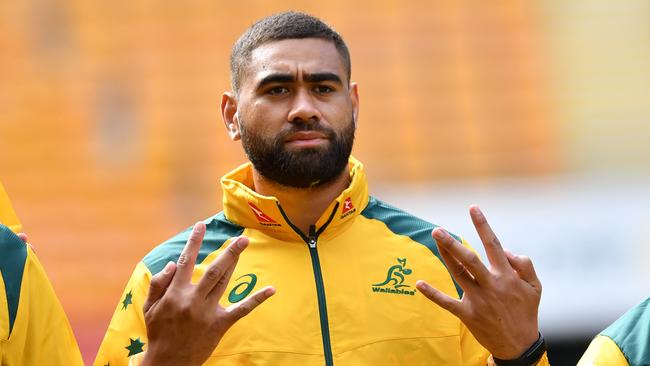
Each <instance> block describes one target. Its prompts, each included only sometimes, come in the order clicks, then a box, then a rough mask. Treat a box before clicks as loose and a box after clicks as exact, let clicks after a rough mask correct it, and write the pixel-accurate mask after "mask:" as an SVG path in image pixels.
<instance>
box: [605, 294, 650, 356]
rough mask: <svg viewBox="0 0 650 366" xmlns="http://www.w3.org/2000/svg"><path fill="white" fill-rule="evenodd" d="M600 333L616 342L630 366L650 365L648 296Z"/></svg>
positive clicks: (649, 304)
mask: <svg viewBox="0 0 650 366" xmlns="http://www.w3.org/2000/svg"><path fill="white" fill-rule="evenodd" d="M601 334H602V335H604V336H606V337H609V338H611V339H612V340H613V341H614V343H616V345H617V346H618V348H620V349H621V352H623V355H625V358H626V359H627V361H628V363H629V364H630V366H641V365H650V297H649V298H647V299H645V300H644V301H643V302H641V303H640V304H638V305H637V306H635V307H633V308H632V309H630V310H629V311H628V312H627V313H625V314H623V316H622V317H620V318H618V320H616V321H615V322H614V324H612V325H610V326H609V327H607V329H605V330H604V331H603V332H602V333H601Z"/></svg>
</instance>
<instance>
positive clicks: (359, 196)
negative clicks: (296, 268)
mask: <svg viewBox="0 0 650 366" xmlns="http://www.w3.org/2000/svg"><path fill="white" fill-rule="evenodd" d="M349 168H350V185H349V186H348V188H346V189H345V190H343V191H342V192H341V194H340V195H339V196H338V197H337V198H336V199H335V200H334V201H332V202H331V203H330V205H329V206H328V207H327V209H326V210H325V212H323V214H322V215H321V217H320V218H319V219H318V220H317V221H316V230H320V229H321V228H322V227H323V226H325V225H326V226H327V230H326V231H325V232H324V234H326V235H327V234H328V232H331V231H333V230H331V229H333V228H336V227H341V226H342V225H344V224H346V223H348V222H351V221H352V219H353V218H354V217H356V216H357V215H359V213H361V211H363V209H364V208H365V207H366V205H367V204H368V183H367V180H366V175H365V172H364V171H363V164H362V163H361V162H360V161H358V160H357V159H355V158H354V157H350V162H349ZM252 187H253V167H252V164H251V163H246V164H244V165H241V166H240V167H238V168H236V169H235V170H233V171H231V172H230V173H228V174H226V175H225V176H223V177H222V178H221V188H222V189H223V210H224V214H225V216H226V218H227V219H228V220H230V221H231V222H233V223H235V224H237V225H239V226H242V227H246V228H252V229H257V230H263V231H266V232H269V233H291V234H294V235H295V234H297V233H296V231H295V230H294V229H292V227H291V224H290V222H289V221H288V220H287V218H286V216H285V215H284V213H283V211H282V208H281V203H280V202H279V201H278V199H277V198H276V197H274V196H263V195H261V194H259V193H257V192H255V191H254V190H253V188H252ZM334 210H336V212H334ZM330 220H331V221H330ZM328 221H329V222H328ZM304 234H307V233H304Z"/></svg>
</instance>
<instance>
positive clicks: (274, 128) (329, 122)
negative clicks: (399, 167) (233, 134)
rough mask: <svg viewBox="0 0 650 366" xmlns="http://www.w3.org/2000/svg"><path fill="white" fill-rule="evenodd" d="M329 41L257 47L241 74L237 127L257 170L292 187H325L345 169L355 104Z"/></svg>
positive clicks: (354, 93) (284, 42)
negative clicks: (323, 185) (324, 185)
mask: <svg viewBox="0 0 650 366" xmlns="http://www.w3.org/2000/svg"><path fill="white" fill-rule="evenodd" d="M346 75H347V73H346V70H345V68H344V65H343V62H342V60H341V57H340V55H339V53H338V52H337V50H336V47H335V46H334V44H333V43H332V42H329V41H326V40H322V39H316V38H307V39H290V40H282V41H275V42H270V43H266V44H263V45H262V46H260V47H258V48H256V49H255V50H254V51H253V53H252V55H251V60H250V63H249V65H248V67H247V69H246V70H245V72H244V75H242V83H241V87H240V91H239V95H238V106H237V115H236V117H235V121H236V123H237V124H238V128H239V132H240V134H241V139H242V145H243V146H244V150H245V151H246V154H247V155H248V157H249V159H250V160H251V162H252V163H253V166H254V167H255V169H256V170H257V171H258V172H259V173H260V174H262V175H263V176H264V177H266V178H267V179H270V180H272V181H275V182H277V183H279V184H281V185H284V186H289V187H298V188H306V187H313V186H318V185H322V184H325V183H328V182H330V181H332V180H333V179H335V178H336V177H338V176H339V175H340V174H341V173H342V172H343V170H344V168H345V166H346V164H347V162H348V158H349V156H350V152H351V150H352V143H353V140H354V131H355V119H356V113H357V105H358V97H357V89H356V85H354V84H353V85H350V84H349V81H348V80H347V76H346Z"/></svg>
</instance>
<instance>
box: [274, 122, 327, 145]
mask: <svg viewBox="0 0 650 366" xmlns="http://www.w3.org/2000/svg"><path fill="white" fill-rule="evenodd" d="M307 131H314V132H320V133H322V134H323V135H325V136H326V137H327V138H329V139H332V138H334V137H335V136H336V131H334V130H333V129H332V128H329V127H325V126H323V125H321V124H320V123H319V122H292V123H291V124H290V125H289V126H288V127H287V128H286V129H285V130H283V131H282V132H280V134H279V135H278V139H277V140H278V141H284V140H285V139H286V138H288V137H289V136H290V135H292V134H294V133H296V132H307Z"/></svg>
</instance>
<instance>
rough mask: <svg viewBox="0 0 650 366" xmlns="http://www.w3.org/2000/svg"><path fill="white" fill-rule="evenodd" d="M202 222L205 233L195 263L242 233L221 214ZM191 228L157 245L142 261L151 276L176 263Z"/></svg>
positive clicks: (240, 229)
mask: <svg viewBox="0 0 650 366" xmlns="http://www.w3.org/2000/svg"><path fill="white" fill-rule="evenodd" d="M204 222H205V225H206V231H205V236H204V238H203V244H201V249H199V255H198V257H197V258H196V263H201V262H203V260H204V259H205V257H207V256H208V255H209V254H210V253H212V252H214V251H215V250H218V249H219V248H221V246H222V245H223V244H224V243H225V242H226V241H227V240H228V239H230V238H233V237H236V236H239V235H241V234H242V233H243V232H244V228H243V227H241V226H238V225H235V224H233V223H232V222H230V221H228V220H227V219H226V217H225V216H224V214H223V212H220V213H218V214H216V215H214V216H212V217H210V218H208V219H206V220H204ZM192 227H193V226H190V227H189V228H187V229H186V230H185V231H183V232H181V233H180V234H178V235H176V236H175V237H173V238H171V239H169V240H167V241H166V242H164V243H162V244H160V245H158V246H157V247H156V248H154V249H153V250H152V251H151V252H150V253H149V254H147V256H146V257H144V259H143V260H142V261H143V262H144V264H145V265H146V266H147V268H148V269H149V272H151V275H155V274H157V273H159V272H160V271H162V270H163V268H165V266H166V265H167V263H169V262H176V261H178V257H180V255H181V252H182V251H183V248H184V247H185V244H186V243H187V239H189V237H190V234H191V233H192Z"/></svg>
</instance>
